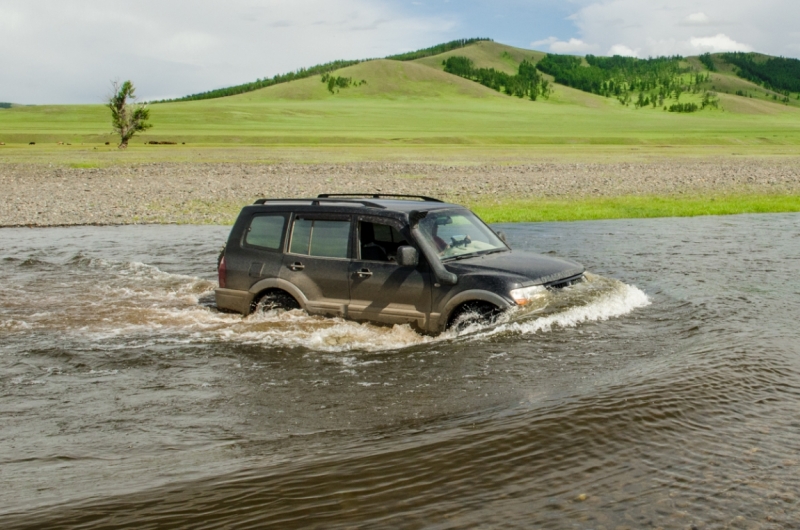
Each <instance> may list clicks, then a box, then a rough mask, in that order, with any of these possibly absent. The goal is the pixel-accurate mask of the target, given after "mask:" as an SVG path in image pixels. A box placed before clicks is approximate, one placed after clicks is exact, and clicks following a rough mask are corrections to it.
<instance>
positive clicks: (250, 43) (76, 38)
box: [0, 0, 800, 104]
mask: <svg viewBox="0 0 800 530" xmlns="http://www.w3.org/2000/svg"><path fill="white" fill-rule="evenodd" d="M799 20H800V2H798V1H797V0H760V1H758V2H754V1H753V0H558V1H555V0H225V2H220V1H218V0H136V1H133V2H131V1H126V2H122V1H119V0H102V1H101V0H0V49H2V50H3V52H2V54H0V101H6V102H12V103H20V104H55V103H102V102H103V101H104V99H105V97H107V96H108V94H109V93H110V91H111V83H112V81H114V80H119V81H122V80H126V79H130V80H132V81H133V82H134V84H135V86H136V87H137V95H138V96H139V98H140V99H161V98H169V97H179V96H183V95H187V94H192V93H196V92H202V91H205V90H210V89H214V88H220V87H224V86H230V85H235V84H239V83H245V82H248V81H253V80H255V79H259V78H264V77H272V76H273V75H275V74H280V73H286V72H289V71H293V70H296V69H297V68H300V67H304V66H306V67H307V66H312V65H315V64H319V63H323V62H327V61H332V60H336V59H364V58H372V57H384V56H386V55H390V54H395V53H401V52H405V51H411V50H415V49H419V48H424V47H428V46H432V45H435V44H438V43H442V42H446V41H450V40H454V39H459V38H471V37H488V38H491V39H493V40H495V41H497V42H501V43H504V44H509V45H512V46H517V47H520V48H531V49H537V50H541V51H546V52H552V53H569V54H579V55H584V54H587V53H592V54H596V55H613V54H620V55H631V56H637V57H649V56H658V55H674V54H680V55H696V54H699V53H704V52H712V53H713V52H721V51H758V52H762V53H767V54H770V55H781V56H784V57H800V23H798V21H799Z"/></svg>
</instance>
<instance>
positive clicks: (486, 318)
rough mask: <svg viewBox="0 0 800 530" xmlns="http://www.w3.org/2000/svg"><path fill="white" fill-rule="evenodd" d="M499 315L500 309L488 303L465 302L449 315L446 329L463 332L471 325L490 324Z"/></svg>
mask: <svg viewBox="0 0 800 530" xmlns="http://www.w3.org/2000/svg"><path fill="white" fill-rule="evenodd" d="M499 314H500V309H499V308H498V307H497V306H495V305H494V304H490V303H489V302H481V301H478V300H476V301H473V302H465V303H463V304H461V305H460V306H459V307H458V308H457V309H456V310H455V311H453V312H452V313H451V314H450V318H449V319H448V320H447V329H448V330H453V331H463V330H465V329H467V328H468V327H469V326H471V325H473V324H492V323H493V322H495V321H496V320H497V317H498V315H499Z"/></svg>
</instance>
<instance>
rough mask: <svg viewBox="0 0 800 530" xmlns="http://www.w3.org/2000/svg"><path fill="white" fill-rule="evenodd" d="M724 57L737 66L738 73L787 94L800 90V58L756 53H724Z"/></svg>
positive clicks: (742, 76)
mask: <svg viewBox="0 0 800 530" xmlns="http://www.w3.org/2000/svg"><path fill="white" fill-rule="evenodd" d="M721 57H722V59H723V60H724V61H726V62H728V63H730V64H732V65H734V66H736V74H737V75H738V76H739V77H741V78H743V79H747V80H748V81H753V82H755V83H758V84H759V85H762V86H764V87H767V88H771V89H773V90H783V91H784V93H785V95H787V96H788V95H789V93H791V92H800V60H797V59H785V58H783V57H764V56H758V55H756V54H754V53H723V54H722V55H721Z"/></svg>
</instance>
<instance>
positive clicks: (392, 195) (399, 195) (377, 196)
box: [317, 193, 444, 202]
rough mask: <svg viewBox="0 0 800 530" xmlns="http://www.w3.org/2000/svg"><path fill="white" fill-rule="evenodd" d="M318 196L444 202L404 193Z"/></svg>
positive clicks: (327, 194)
mask: <svg viewBox="0 0 800 530" xmlns="http://www.w3.org/2000/svg"><path fill="white" fill-rule="evenodd" d="M317 197H319V198H321V199H327V198H329V197H370V198H372V199H382V198H384V197H390V198H393V199H400V198H406V199H422V200H423V201H425V202H444V201H441V200H439V199H435V198H433V197H426V196H425V195H405V194H402V193H320V194H319V195H317Z"/></svg>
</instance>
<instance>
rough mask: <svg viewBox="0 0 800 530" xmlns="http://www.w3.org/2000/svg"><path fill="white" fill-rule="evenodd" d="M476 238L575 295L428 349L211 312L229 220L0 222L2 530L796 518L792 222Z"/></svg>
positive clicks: (797, 343) (553, 227) (663, 222)
mask: <svg viewBox="0 0 800 530" xmlns="http://www.w3.org/2000/svg"><path fill="white" fill-rule="evenodd" d="M497 228H499V229H502V230H503V231H505V232H506V234H507V236H508V239H509V242H510V243H511V245H512V247H514V248H519V249H525V250H531V251H535V252H540V253H551V254H553V255H556V256H561V257H566V258H570V259H574V260H576V261H579V262H581V263H583V264H584V265H585V266H586V267H587V270H589V271H590V274H589V276H588V281H587V282H584V283H583V284H579V285H576V286H573V287H570V288H567V289H565V290H563V291H560V292H553V293H549V294H548V295H547V297H546V298H544V299H543V300H541V301H540V303H539V304H537V305H536V306H535V307H533V308H531V309H527V310H526V311H520V312H514V313H510V314H508V315H505V316H504V317H503V318H502V319H501V320H500V322H498V323H496V324H494V325H492V326H483V327H474V328H471V329H468V330H465V331H464V332H462V333H460V334H453V333H446V334H444V335H441V336H439V337H427V336H422V335H419V334H417V333H415V332H414V331H413V330H411V329H410V328H407V327H403V326H398V327H394V328H386V327H378V326H372V325H367V324H356V323H352V322H346V321H342V320H336V319H324V318H316V317H309V316H307V315H305V314H303V313H301V312H298V311H295V312H288V313H286V312H284V313H266V314H260V315H254V316H251V317H248V318H245V319H242V317H241V316H236V315H230V314H222V313H219V312H217V311H216V309H215V307H214V300H213V288H214V287H215V271H214V265H215V261H216V255H217V252H218V250H219V248H220V246H221V245H222V243H223V242H224V240H225V239H226V236H227V232H228V228H227V227H218V226H157V225H150V226H122V227H74V228H37V229H26V228H6V229H0V423H1V424H2V428H0V478H2V484H3V486H2V488H0V526H2V527H3V528H5V529H10V528H43V527H47V528H75V527H80V528H86V529H95V528H131V527H136V528H182V527H190V528H222V527H225V528H262V527H266V526H273V527H278V528H356V527H367V528H442V529H444V528H447V529H451V528H465V529H466V528H500V527H503V528H554V529H560V528H578V529H612V528H620V527H621V528H658V527H662V528H692V527H696V528H770V529H771V528H797V527H800V415H799V414H798V411H799V410H800V324H799V323H798V315H800V279H798V271H800V215H798V214H772V215H740V216H729V217H698V218H687V219H649V220H614V221H592V222H576V223H536V224H516V225H499V226H498V227H497Z"/></svg>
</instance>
